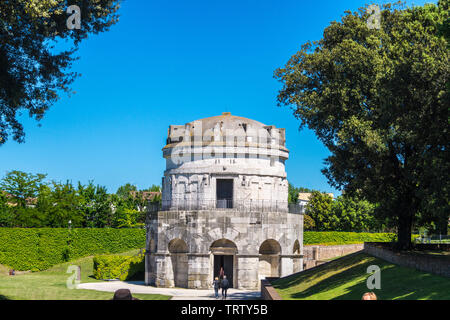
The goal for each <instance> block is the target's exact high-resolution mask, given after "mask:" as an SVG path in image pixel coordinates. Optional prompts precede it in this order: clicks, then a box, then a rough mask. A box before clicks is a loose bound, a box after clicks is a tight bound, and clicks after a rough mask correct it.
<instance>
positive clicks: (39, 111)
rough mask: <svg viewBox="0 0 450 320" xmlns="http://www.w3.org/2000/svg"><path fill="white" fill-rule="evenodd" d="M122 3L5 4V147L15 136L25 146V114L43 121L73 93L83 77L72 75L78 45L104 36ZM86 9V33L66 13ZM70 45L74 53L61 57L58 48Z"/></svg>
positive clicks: (1, 113) (0, 138) (0, 89)
mask: <svg viewBox="0 0 450 320" xmlns="http://www.w3.org/2000/svg"><path fill="white" fill-rule="evenodd" d="M118 3H119V1H117V0H71V1H67V0H15V1H1V2H0V145H1V144H3V143H5V142H6V141H7V139H8V136H9V135H10V134H12V136H13V139H14V140H16V141H18V142H23V141H24V131H23V126H22V124H21V123H20V122H19V120H18V119H17V116H18V115H20V113H21V111H22V110H23V111H26V112H28V114H29V116H30V117H34V118H35V119H36V120H40V119H42V118H43V116H44V114H45V112H46V111H47V110H48V109H49V108H50V106H51V105H52V104H53V103H55V102H56V101H57V100H58V99H59V92H60V91H63V92H66V93H69V92H70V85H71V83H72V82H73V81H74V79H75V78H76V77H77V76H78V74H77V73H76V72H70V71H68V70H69V69H70V67H71V66H72V63H73V62H74V61H75V60H76V59H77V58H76V57H75V56H74V54H75V53H76V51H77V49H78V46H79V43H80V42H81V41H82V40H83V39H85V38H87V37H88V35H89V34H92V33H93V34H96V33H99V32H104V31H106V30H108V29H109V28H110V26H111V25H113V24H115V23H116V22H117V21H118V16H117V11H118V8H119V5H118ZM70 5H78V6H79V7H80V9H81V22H82V23H81V29H76V30H69V29H68V28H67V24H66V21H67V19H68V17H69V16H68V15H67V13H66V10H67V8H68V7H69V6H70ZM62 40H65V41H70V42H71V45H70V46H71V48H70V49H67V50H63V51H61V52H56V50H55V49H54V47H55V44H58V43H59V42H61V41H62Z"/></svg>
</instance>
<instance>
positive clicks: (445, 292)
mask: <svg viewBox="0 0 450 320" xmlns="http://www.w3.org/2000/svg"><path fill="white" fill-rule="evenodd" d="M370 265H377V266H379V267H380V269H381V289H379V290H378V289H373V290H369V289H367V286H366V281H367V278H368V276H369V274H368V273H366V271H367V267H368V266H370ZM273 285H274V287H275V289H276V290H277V292H278V293H279V294H280V296H281V297H282V298H283V299H286V300H360V299H361V297H362V295H363V294H364V293H365V292H368V291H373V292H375V294H376V295H377V297H378V299H380V300H396V299H404V300H448V299H450V278H445V277H440V276H437V275H433V274H430V273H425V272H421V271H417V270H415V269H410V268H404V267H400V266H398V265H395V264H391V263H389V262H386V261H384V260H381V259H377V258H375V257H372V256H370V255H367V254H364V253H356V254H351V255H348V256H344V257H342V258H340V259H336V260H333V261H331V262H329V263H327V264H324V265H320V266H319V267H317V268H314V269H311V270H306V271H304V272H302V273H300V274H299V275H293V276H290V277H287V278H283V279H280V280H277V281H274V282H273Z"/></svg>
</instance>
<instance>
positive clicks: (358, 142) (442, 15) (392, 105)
mask: <svg viewBox="0 0 450 320" xmlns="http://www.w3.org/2000/svg"><path fill="white" fill-rule="evenodd" d="M448 17H449V10H448V0H446V1H439V5H438V6H436V5H433V4H430V5H425V6H423V7H413V8H406V7H404V6H402V5H385V6H384V7H383V8H382V11H381V21H380V22H381V28H379V29H371V28H369V27H368V25H367V20H368V18H369V14H368V13H367V12H366V8H361V9H360V10H359V11H358V12H350V11H348V12H346V13H345V15H344V16H343V18H342V20H341V21H340V22H332V23H331V25H330V26H328V27H327V28H326V29H325V30H324V33H323V39H321V40H319V41H316V42H313V43H306V44H304V45H303V46H302V48H301V50H300V51H299V52H298V53H297V54H295V55H294V56H293V57H292V58H291V59H290V60H289V61H288V63H287V64H286V66H285V67H283V68H280V69H278V70H277V71H276V72H275V77H276V78H278V79H279V80H280V81H281V82H282V83H283V88H282V89H281V91H280V93H279V96H278V100H279V103H280V104H281V105H292V106H293V110H294V115H295V116H296V117H297V118H298V119H300V120H301V127H304V126H308V127H309V128H310V129H312V130H314V131H315V133H316V135H317V137H318V138H319V139H320V140H321V141H322V142H323V143H324V144H325V146H326V147H327V148H328V149H329V150H330V151H331V156H329V157H328V158H327V159H326V167H325V168H324V169H323V172H324V174H325V175H326V176H327V178H328V180H329V182H330V184H331V185H333V186H334V187H336V188H339V189H345V191H346V193H349V194H351V193H359V194H363V195H364V197H366V198H367V199H368V200H369V201H371V202H373V203H379V204H380V206H379V209H380V210H379V212H381V213H384V214H387V215H388V216H390V217H391V218H392V219H393V221H394V222H395V223H396V224H397V227H398V244H399V247H400V248H408V247H409V246H410V239H411V226H412V223H413V221H414V219H415V217H416V216H417V215H418V214H419V213H423V216H424V217H428V218H429V219H435V218H436V217H434V216H433V215H435V214H438V212H440V213H439V214H443V215H446V217H447V219H448V214H449V210H448V207H449V202H448V190H449V188H448V184H449V179H448V172H450V170H449V169H450V168H449V164H450V161H449V160H450V159H449V143H450V135H449V112H448V111H449V105H450V100H449V92H448V90H446V84H447V83H448V79H449V74H450V63H449V51H448V47H447V41H446V39H445V37H444V36H443V34H442V32H439V30H440V29H441V28H442V25H444V21H446V20H447V19H448ZM429 203H433V204H434V205H436V206H441V207H442V206H444V207H445V208H446V210H441V211H433V212H434V213H431V212H430V211H429V208H428V207H427V204H429ZM425 212H428V213H427V214H425Z"/></svg>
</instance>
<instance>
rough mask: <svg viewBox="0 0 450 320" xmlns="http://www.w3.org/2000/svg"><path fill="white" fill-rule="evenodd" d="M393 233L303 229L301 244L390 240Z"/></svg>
mask: <svg viewBox="0 0 450 320" xmlns="http://www.w3.org/2000/svg"><path fill="white" fill-rule="evenodd" d="M395 239H396V235H395V234H394V233H368V232H338V231H324V232H319V231H317V232H316V231H305V232H304V233H303V244H305V245H308V244H322V245H339V244H353V243H363V242H392V241H395Z"/></svg>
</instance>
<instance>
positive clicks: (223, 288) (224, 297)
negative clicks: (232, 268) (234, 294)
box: [220, 275, 230, 300]
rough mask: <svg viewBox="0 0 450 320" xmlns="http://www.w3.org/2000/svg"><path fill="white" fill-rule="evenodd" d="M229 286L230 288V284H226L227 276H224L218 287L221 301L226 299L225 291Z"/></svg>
mask: <svg viewBox="0 0 450 320" xmlns="http://www.w3.org/2000/svg"><path fill="white" fill-rule="evenodd" d="M229 286H230V283H229V282H228V279H227V276H226V275H224V276H223V279H222V282H221V283H220V287H221V288H222V300H226V299H227V290H228V287H229Z"/></svg>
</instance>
